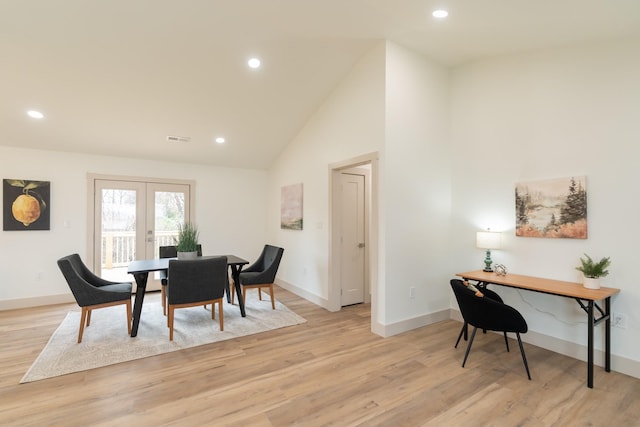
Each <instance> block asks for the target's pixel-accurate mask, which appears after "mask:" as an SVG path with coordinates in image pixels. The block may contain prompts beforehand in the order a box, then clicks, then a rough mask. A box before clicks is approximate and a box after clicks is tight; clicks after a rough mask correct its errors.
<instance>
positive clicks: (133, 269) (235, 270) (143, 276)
mask: <svg viewBox="0 0 640 427" xmlns="http://www.w3.org/2000/svg"><path fill="white" fill-rule="evenodd" d="M216 256H226V257H227V266H228V267H229V268H230V269H231V277H232V278H233V282H234V285H235V289H236V294H237V295H238V305H239V306H240V314H241V315H242V317H246V316H247V314H246V312H245V309H244V299H243V298H242V289H241V286H240V272H241V271H242V267H244V266H245V265H247V264H249V261H247V260H245V259H243V258H240V257H238V256H236V255H216ZM211 257H212V256H203V257H198V258H211ZM172 259H174V260H175V259H176V258H156V259H140V260H135V261H131V262H130V263H129V266H128V268H127V273H129V274H131V275H133V277H134V279H135V281H136V285H137V288H136V295H135V300H134V303H133V323H132V325H131V337H135V336H137V335H138V325H139V324H140V314H141V313H142V303H143V301H144V295H145V291H146V288H147V280H148V279H149V273H152V272H154V271H164V272H165V273H166V272H167V271H168V270H169V261H171V260H172ZM229 291H230V288H229V284H228V283H227V287H226V293H227V302H229V303H231V294H230V292H229Z"/></svg>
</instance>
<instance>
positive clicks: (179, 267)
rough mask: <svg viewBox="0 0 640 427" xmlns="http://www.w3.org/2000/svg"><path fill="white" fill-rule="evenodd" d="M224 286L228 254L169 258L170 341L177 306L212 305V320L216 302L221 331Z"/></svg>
mask: <svg viewBox="0 0 640 427" xmlns="http://www.w3.org/2000/svg"><path fill="white" fill-rule="evenodd" d="M226 287H227V257H226V256H220V257H207V258H200V259H193V260H191V259H189V260H173V259H172V260H170V261H169V270H168V277H167V311H168V313H167V325H168V326H169V340H170V341H173V323H174V311H175V309H177V308H184V307H195V306H199V305H205V306H206V305H207V304H211V319H215V305H216V304H218V318H219V323H220V331H223V330H224V311H223V308H222V306H223V302H222V300H223V297H224V292H225V290H226Z"/></svg>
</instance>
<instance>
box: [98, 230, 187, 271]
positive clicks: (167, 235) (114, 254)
mask: <svg viewBox="0 0 640 427" xmlns="http://www.w3.org/2000/svg"><path fill="white" fill-rule="evenodd" d="M177 235H178V232H177V231H157V232H156V234H155V243H154V248H153V253H154V254H157V253H158V248H159V247H160V246H170V245H174V244H175V242H174V240H173V238H174V236H175V237H177ZM135 259H136V232H135V231H105V232H103V233H102V268H103V269H111V268H117V267H125V266H127V265H129V263H130V262H131V261H133V260H135Z"/></svg>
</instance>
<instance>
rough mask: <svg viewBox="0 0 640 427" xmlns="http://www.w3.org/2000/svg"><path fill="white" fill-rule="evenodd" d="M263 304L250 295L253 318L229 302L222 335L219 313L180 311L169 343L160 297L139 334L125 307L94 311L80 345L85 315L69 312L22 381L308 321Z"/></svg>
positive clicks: (146, 307) (149, 303)
mask: <svg viewBox="0 0 640 427" xmlns="http://www.w3.org/2000/svg"><path fill="white" fill-rule="evenodd" d="M265 299H266V300H263V301H259V300H258V297H257V292H250V293H249V294H248V296H247V301H246V304H245V308H246V314H247V317H244V318H243V317H242V316H241V315H240V309H239V308H238V306H237V305H231V304H228V303H227V302H226V300H225V302H224V331H223V332H220V327H219V323H218V312H217V310H216V320H211V306H210V305H208V306H207V308H206V309H205V308H203V307H202V306H200V307H191V308H181V309H178V310H176V311H175V312H174V313H175V315H174V316H175V320H174V331H173V341H169V328H168V327H167V318H166V316H164V315H163V314H162V306H161V305H160V301H157V298H155V301H154V300H151V299H150V300H145V302H144V304H143V306H142V314H141V316H140V324H139V327H138V335H137V336H136V337H135V338H131V337H130V336H129V335H128V334H127V323H126V314H125V307H124V306H123V305H121V306H114V307H108V308H102V309H99V310H94V311H93V313H92V314H91V325H90V326H89V327H88V328H85V330H84V335H83V338H82V343H80V344H78V343H77V339H78V328H79V324H80V311H79V308H78V311H71V312H69V313H68V314H67V316H66V317H65V319H64V320H63V321H62V323H61V324H60V326H59V327H58V329H57V330H56V331H55V332H54V333H53V335H52V336H51V338H50V339H49V342H48V343H47V345H46V346H45V348H44V349H43V350H42V352H41V353H40V355H39V356H38V358H37V359H36V361H35V362H34V363H33V365H32V366H31V368H29V370H28V371H27V373H26V374H25V375H24V377H23V378H22V380H21V381H20V383H27V382H31V381H38V380H42V379H45V378H51V377H55V376H59V375H65V374H69V373H72V372H79V371H85V370H88V369H94V368H99V367H102V366H107V365H113V364H116V363H120V362H126V361H129V360H134V359H141V358H144V357H149V356H155V355H158V354H161V353H167V352H171V351H176V350H182V349H185V348H189V347H195V346H199V345H203V344H209V343H213V342H217V341H223V340H228V339H231V338H237V337H241V336H245V335H251V334H257V333H260V332H265V331H270V330H273V329H279V328H283V327H287V326H293V325H298V324H301V323H304V322H306V320H305V319H304V318H302V317H300V316H298V315H297V314H296V313H294V312H293V311H291V310H289V309H288V308H287V307H286V306H285V305H284V304H282V303H280V302H279V301H277V300H276V309H275V310H272V309H271V302H270V301H269V300H268V296H267V298H265Z"/></svg>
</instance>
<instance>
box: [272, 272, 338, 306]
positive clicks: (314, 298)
mask: <svg viewBox="0 0 640 427" xmlns="http://www.w3.org/2000/svg"><path fill="white" fill-rule="evenodd" d="M276 285H278V286H280V287H281V288H283V289H286V290H287V291H289V292H291V293H294V294H296V295H298V296H299V297H301V298H304V299H306V300H307V301H310V302H312V303H314V304H316V305H319V306H320V307H322V308H324V309H325V310H329V301H328V300H327V299H325V298H321V297H319V296H318V295H316V294H312V293H311V292H309V291H307V290H306V289H302V288H301V287H299V286H296V285H294V284H293V283H289V282H287V281H286V280H282V279H276ZM329 311H331V310H329Z"/></svg>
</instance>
